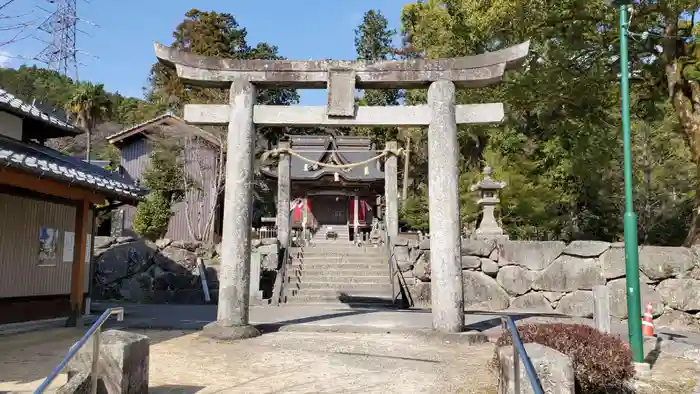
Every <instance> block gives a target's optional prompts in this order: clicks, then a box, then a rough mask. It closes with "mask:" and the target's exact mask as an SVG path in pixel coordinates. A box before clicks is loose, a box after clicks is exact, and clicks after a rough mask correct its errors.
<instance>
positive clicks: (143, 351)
mask: <svg viewBox="0 0 700 394" xmlns="http://www.w3.org/2000/svg"><path fill="white" fill-rule="evenodd" d="M149 354H150V340H149V338H148V337H147V336H145V335H140V334H136V333H131V332H126V331H119V330H109V331H105V332H103V333H102V340H101V346H100V358H99V361H98V382H99V383H98V385H99V386H98V388H99V387H104V390H105V391H104V392H105V393H106V394H148V366H149ZM91 369H92V342H91V341H89V342H88V343H87V344H86V345H85V346H83V347H82V348H81V349H80V350H79V351H78V354H76V356H75V358H73V360H72V361H71V362H70V363H69V364H68V367H67V368H66V370H67V372H68V375H69V383H70V380H71V378H73V377H75V375H81V376H83V377H84V376H85V375H89V374H90V371H91ZM74 383H75V382H74Z"/></svg>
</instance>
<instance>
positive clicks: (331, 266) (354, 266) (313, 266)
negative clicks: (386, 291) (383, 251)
mask: <svg viewBox="0 0 700 394" xmlns="http://www.w3.org/2000/svg"><path fill="white" fill-rule="evenodd" d="M287 268H291V269H292V272H293V271H294V270H295V269H301V270H304V271H306V270H326V272H328V270H332V271H335V270H339V269H348V270H363V269H369V270H382V269H383V270H384V271H387V272H388V271H389V266H388V265H386V264H378V263H346V262H342V263H334V262H318V263H308V262H304V263H302V264H298V263H296V264H295V263H292V266H291V267H287Z"/></svg>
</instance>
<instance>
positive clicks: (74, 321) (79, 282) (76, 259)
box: [67, 200, 90, 327]
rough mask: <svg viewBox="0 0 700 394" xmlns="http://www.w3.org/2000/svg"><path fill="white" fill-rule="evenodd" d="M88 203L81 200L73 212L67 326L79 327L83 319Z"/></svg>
mask: <svg viewBox="0 0 700 394" xmlns="http://www.w3.org/2000/svg"><path fill="white" fill-rule="evenodd" d="M89 209H90V202H89V201H88V200H82V201H80V203H79V204H78V206H77V208H76V212H75V226H74V229H75V230H74V231H75V245H74V247H73V265H72V267H71V286H70V288H71V291H70V303H71V315H70V317H69V318H68V323H67V325H69V326H76V327H80V326H81V325H82V317H83V293H84V292H85V286H84V281H85V250H86V243H87V229H88V226H89V223H88V218H89V215H88V212H89Z"/></svg>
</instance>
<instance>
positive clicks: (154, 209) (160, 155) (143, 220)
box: [133, 139, 192, 240]
mask: <svg viewBox="0 0 700 394" xmlns="http://www.w3.org/2000/svg"><path fill="white" fill-rule="evenodd" d="M182 150H183V149H182V146H181V145H180V144H178V143H173V142H172V141H168V140H165V139H161V140H159V141H158V142H157V143H156V144H155V146H154V149H153V151H152V152H151V155H150V159H151V165H150V167H149V168H148V169H147V170H146V171H144V174H143V181H144V186H145V187H147V188H148V189H150V193H149V195H148V196H147V198H146V199H145V200H144V201H141V202H140V203H139V204H138V206H137V207H136V214H135V215H134V224H133V226H134V230H135V231H136V232H137V233H138V234H139V235H141V236H144V237H146V238H148V239H151V240H155V239H158V238H161V237H163V236H164V235H165V234H166V233H167V231H168V225H169V224H170V218H171V217H172V215H173V212H172V207H173V205H174V204H175V203H178V202H180V201H182V200H183V199H184V197H185V195H186V192H187V189H188V187H189V185H190V184H191V183H192V182H191V181H190V180H188V177H187V175H186V174H185V171H184V165H183V164H184V163H183V156H182Z"/></svg>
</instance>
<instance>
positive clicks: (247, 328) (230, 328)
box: [202, 320, 261, 341]
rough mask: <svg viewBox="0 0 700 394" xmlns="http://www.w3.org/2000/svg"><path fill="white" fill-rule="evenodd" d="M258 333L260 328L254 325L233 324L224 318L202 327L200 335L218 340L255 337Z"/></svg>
mask: <svg viewBox="0 0 700 394" xmlns="http://www.w3.org/2000/svg"><path fill="white" fill-rule="evenodd" d="M260 334H261V332H260V330H258V329H257V328H255V326H251V325H249V324H245V325H240V324H234V323H232V322H230V321H226V320H217V321H215V322H212V323H209V324H207V325H206V326H204V328H202V335H204V336H205V337H208V338H211V339H216V340H219V341H235V340H239V339H248V338H255V337H258V336H260Z"/></svg>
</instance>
